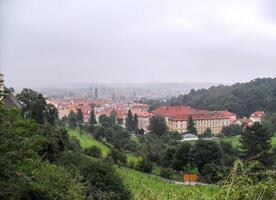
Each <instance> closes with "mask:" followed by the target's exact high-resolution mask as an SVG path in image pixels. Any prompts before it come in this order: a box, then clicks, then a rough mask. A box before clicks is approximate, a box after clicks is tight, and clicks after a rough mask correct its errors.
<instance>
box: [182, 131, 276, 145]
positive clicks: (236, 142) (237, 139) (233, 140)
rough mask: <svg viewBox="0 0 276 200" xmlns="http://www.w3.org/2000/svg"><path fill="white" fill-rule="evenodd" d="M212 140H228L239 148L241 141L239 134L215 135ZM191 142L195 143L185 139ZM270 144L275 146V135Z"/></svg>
mask: <svg viewBox="0 0 276 200" xmlns="http://www.w3.org/2000/svg"><path fill="white" fill-rule="evenodd" d="M214 141H216V142H228V143H230V144H232V145H233V146H234V147H236V148H239V147H240V145H241V143H240V137H239V136H231V137H216V138H214ZM187 142H189V143H191V144H195V143H196V141H187ZM271 144H272V146H273V147H276V135H275V134H274V136H273V137H272V138H271Z"/></svg>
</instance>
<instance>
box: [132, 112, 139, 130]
mask: <svg viewBox="0 0 276 200" xmlns="http://www.w3.org/2000/svg"><path fill="white" fill-rule="evenodd" d="M138 126H139V120H138V115H137V114H134V118H133V131H134V132H135V133H136V134H137V133H138V132H139V128H138Z"/></svg>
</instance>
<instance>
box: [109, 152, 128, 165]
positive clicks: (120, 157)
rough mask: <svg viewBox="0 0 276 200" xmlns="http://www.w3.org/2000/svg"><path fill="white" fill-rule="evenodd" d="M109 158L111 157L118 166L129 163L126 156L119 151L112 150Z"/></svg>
mask: <svg viewBox="0 0 276 200" xmlns="http://www.w3.org/2000/svg"><path fill="white" fill-rule="evenodd" d="M108 156H109V157H111V158H112V159H113V160H114V163H115V164H117V165H125V164H126V163H127V157H126V155H125V154H123V153H122V152H120V151H118V150H117V149H111V150H110V152H109V154H108Z"/></svg>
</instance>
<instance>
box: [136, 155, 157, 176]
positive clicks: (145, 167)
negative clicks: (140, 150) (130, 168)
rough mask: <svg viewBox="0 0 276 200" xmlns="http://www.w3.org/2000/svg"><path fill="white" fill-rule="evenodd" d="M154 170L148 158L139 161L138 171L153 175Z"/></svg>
mask: <svg viewBox="0 0 276 200" xmlns="http://www.w3.org/2000/svg"><path fill="white" fill-rule="evenodd" d="M152 168H153V166H152V163H151V162H150V161H149V160H148V159H147V158H146V157H143V158H142V159H141V160H139V161H138V163H137V165H136V169H137V170H139V171H141V172H144V173H151V171H152Z"/></svg>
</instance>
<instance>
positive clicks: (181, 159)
mask: <svg viewBox="0 0 276 200" xmlns="http://www.w3.org/2000/svg"><path fill="white" fill-rule="evenodd" d="M191 149H192V145H191V144H190V143H182V144H181V145H179V146H178V148H177V149H176V152H175V154H174V157H173V161H172V167H173V169H175V170H177V171H181V170H185V169H186V167H188V165H189V164H191V162H192V158H191Z"/></svg>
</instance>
